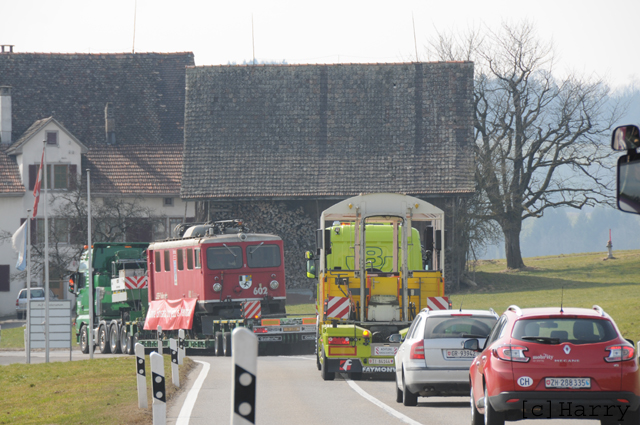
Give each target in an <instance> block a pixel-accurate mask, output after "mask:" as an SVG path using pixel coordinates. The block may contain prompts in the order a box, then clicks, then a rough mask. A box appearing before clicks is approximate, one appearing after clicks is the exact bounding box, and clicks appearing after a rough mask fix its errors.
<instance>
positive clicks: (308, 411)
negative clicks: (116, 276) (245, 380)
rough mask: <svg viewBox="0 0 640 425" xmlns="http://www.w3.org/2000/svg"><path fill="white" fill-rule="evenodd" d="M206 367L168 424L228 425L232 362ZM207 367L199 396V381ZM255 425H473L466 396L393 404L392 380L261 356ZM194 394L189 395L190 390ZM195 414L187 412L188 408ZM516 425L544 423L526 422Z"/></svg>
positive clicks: (554, 424)
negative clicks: (323, 373) (332, 375)
mask: <svg viewBox="0 0 640 425" xmlns="http://www.w3.org/2000/svg"><path fill="white" fill-rule="evenodd" d="M191 358H192V359H193V360H196V361H199V362H202V363H203V364H201V365H199V366H198V368H197V369H195V370H194V372H193V373H192V376H190V378H189V382H187V383H184V384H185V385H184V386H185V387H186V388H185V391H184V392H182V393H180V394H179V395H178V396H177V397H176V398H175V399H174V400H173V401H172V403H171V405H170V406H168V408H167V424H169V425H173V424H176V425H186V424H191V425H204V424H211V423H227V421H229V419H230V415H231V395H230V388H231V365H232V363H231V358H228V357H191ZM204 363H206V364H207V365H209V370H208V373H207V374H206V377H205V378H204V379H203V380H202V383H201V387H200V389H199V391H196V390H197V387H198V385H199V383H198V382H197V380H198V379H197V378H198V376H200V375H201V372H202V371H203V370H204V369H205V365H204ZM201 379H202V378H201ZM256 381H257V390H256V391H257V396H256V397H257V400H256V424H259V425H271V424H273V425H298V424H309V425H316V424H317V425H326V424H362V423H366V424H367V425H377V424H381V425H382V424H385V425H388V424H396V423H397V424H402V423H404V424H414V425H416V424H429V425H445V424H446V425H459V424H467V423H469V421H470V411H469V399H468V398H467V397H448V398H445V397H432V398H423V397H421V398H419V399H418V406H416V407H405V406H403V405H402V404H399V403H396V401H395V389H394V382H393V381H388V380H387V381H380V380H376V381H373V380H361V381H350V380H348V379H346V376H340V375H339V374H338V375H337V376H336V379H335V381H326V382H325V381H323V380H322V379H321V378H320V373H319V372H318V370H317V369H316V364H315V357H314V356H295V357H294V356H289V357H285V356H278V357H259V358H258V372H257V378H256ZM190 389H192V390H191V391H188V390H190ZM191 402H193V403H194V404H193V409H192V410H191V411H190V412H188V410H189V404H190V403H191ZM597 423H599V421H593V420H572V421H570V422H569V421H566V420H545V421H544V424H545V425H562V424H571V425H587V424H591V425H594V424H597ZM518 424H523V425H526V424H529V425H533V424H538V425H539V424H540V421H534V420H525V421H519V422H518Z"/></svg>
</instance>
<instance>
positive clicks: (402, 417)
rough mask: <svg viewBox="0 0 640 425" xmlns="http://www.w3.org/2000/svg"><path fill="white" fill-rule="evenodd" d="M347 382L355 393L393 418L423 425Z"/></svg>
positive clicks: (349, 381)
mask: <svg viewBox="0 0 640 425" xmlns="http://www.w3.org/2000/svg"><path fill="white" fill-rule="evenodd" d="M345 381H347V384H349V386H350V387H351V388H353V390H354V391H355V392H357V393H358V394H360V395H361V396H362V397H364V398H366V399H367V400H369V401H370V402H371V403H373V404H375V405H376V406H378V407H379V408H381V409H382V410H384V411H385V412H387V413H388V414H390V415H391V416H394V417H396V418H398V419H400V420H401V421H402V422H404V423H407V424H411V425H422V424H421V423H420V422H416V421H414V420H413V419H411V418H410V417H408V416H405V415H403V414H402V413H400V412H398V411H397V410H395V409H392V408H391V407H389V406H387V405H386V404H384V403H383V402H381V401H380V400H378V399H377V398H375V397H374V396H372V395H371V394H369V393H367V392H366V391H365V390H363V389H362V388H360V386H359V385H358V384H356V383H355V382H353V381H352V380H351V379H345Z"/></svg>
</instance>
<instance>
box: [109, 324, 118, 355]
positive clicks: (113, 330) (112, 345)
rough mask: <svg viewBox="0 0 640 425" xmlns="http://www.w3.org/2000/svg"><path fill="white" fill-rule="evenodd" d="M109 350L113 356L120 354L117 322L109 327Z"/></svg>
mask: <svg viewBox="0 0 640 425" xmlns="http://www.w3.org/2000/svg"><path fill="white" fill-rule="evenodd" d="M109 349H110V350H111V352H112V353H113V354H118V353H120V332H118V323H117V322H111V326H109Z"/></svg>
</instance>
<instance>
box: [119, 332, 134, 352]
mask: <svg viewBox="0 0 640 425" xmlns="http://www.w3.org/2000/svg"><path fill="white" fill-rule="evenodd" d="M120 348H121V349H122V354H132V353H131V340H130V339H129V333H128V332H127V325H123V326H122V327H121V328H120Z"/></svg>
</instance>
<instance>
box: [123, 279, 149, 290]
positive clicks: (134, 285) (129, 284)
mask: <svg viewBox="0 0 640 425" xmlns="http://www.w3.org/2000/svg"><path fill="white" fill-rule="evenodd" d="M124 286H125V287H126V288H127V289H142V288H146V287H147V286H149V283H148V281H147V277H146V276H127V277H125V278H124Z"/></svg>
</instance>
